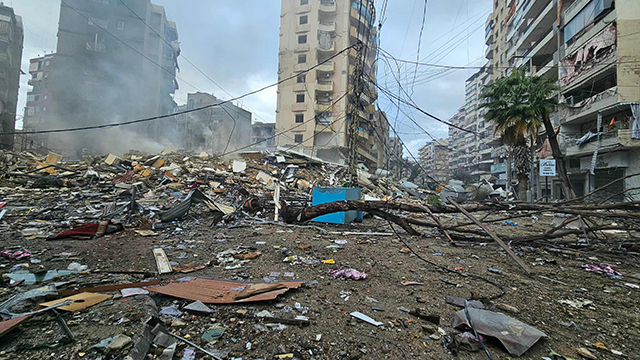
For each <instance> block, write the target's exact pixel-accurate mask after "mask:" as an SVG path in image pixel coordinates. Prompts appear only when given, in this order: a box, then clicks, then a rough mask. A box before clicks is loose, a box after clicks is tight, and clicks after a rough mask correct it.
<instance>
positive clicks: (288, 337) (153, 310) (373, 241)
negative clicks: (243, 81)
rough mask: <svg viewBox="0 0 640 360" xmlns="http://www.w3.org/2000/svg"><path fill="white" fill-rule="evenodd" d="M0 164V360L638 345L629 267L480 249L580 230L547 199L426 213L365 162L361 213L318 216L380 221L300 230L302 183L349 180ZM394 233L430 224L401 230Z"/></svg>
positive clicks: (160, 158) (282, 157) (578, 256)
mask: <svg viewBox="0 0 640 360" xmlns="http://www.w3.org/2000/svg"><path fill="white" fill-rule="evenodd" d="M0 166H1V169H2V174H0V196H1V197H2V199H1V202H0V228H1V229H2V230H3V231H2V232H1V233H0V273H2V277H1V278H0V360H4V359H10V358H11V359H32V358H38V357H41V358H64V359H83V360H84V359H92V360H97V359H117V358H120V359H133V360H142V359H163V360H166V359H200V358H202V359H271V358H276V359H341V360H342V359H359V358H372V359H382V358H384V359H387V358H400V359H409V358H448V357H451V356H452V355H456V354H462V353H463V352H464V353H465V355H464V356H465V358H469V359H481V358H484V357H485V353H484V351H489V352H491V353H493V354H494V355H493V356H495V357H498V355H496V354H498V353H502V354H504V355H500V357H505V356H522V358H531V359H534V358H535V359H539V358H541V357H543V358H544V357H547V356H549V357H550V358H558V359H560V358H563V357H562V356H563V355H559V354H564V355H565V356H571V357H574V358H579V356H583V357H584V356H587V354H589V355H591V356H596V357H597V358H603V359H618V358H623V357H628V358H633V354H635V353H637V352H638V351H640V349H639V348H638V347H637V344H635V342H633V341H631V339H635V338H637V336H640V334H639V333H638V331H637V329H636V328H635V327H633V326H629V325H625V324H632V323H634V322H637V321H640V319H638V318H637V314H635V313H631V314H630V313H629V311H628V309H633V308H635V307H637V306H638V305H639V303H638V297H637V294H638V291H640V290H639V289H640V286H638V282H639V280H638V279H639V278H640V268H639V267H638V265H637V261H634V259H633V258H632V257H631V258H629V259H626V258H621V257H615V256H614V254H612V253H598V255H597V256H595V254H593V253H589V252H588V251H584V252H582V249H589V247H588V244H587V243H582V245H581V246H582V247H581V248H577V247H574V248H571V250H567V249H566V248H563V246H566V245H567V244H573V243H574V242H576V243H578V244H581V242H582V240H580V239H577V240H576V239H575V238H576V237H578V236H577V235H576V232H577V231H580V232H581V231H582V229H581V228H580V227H577V228H576V229H575V230H576V231H574V232H571V233H570V236H572V238H571V241H569V242H567V241H566V238H567V237H566V236H565V237H564V239H563V238H560V237H558V239H563V240H562V242H557V243H554V245H553V247H551V248H549V247H547V248H534V247H532V246H527V245H529V244H530V243H528V242H522V245H524V246H520V247H518V248H514V251H513V252H510V251H511V248H510V247H509V246H508V245H506V244H504V243H502V244H501V246H498V245H497V244H495V243H491V238H492V237H494V236H495V237H496V238H498V237H499V238H503V239H505V242H508V244H514V243H517V241H518V239H520V241H522V240H521V239H526V238H527V236H530V235H529V234H552V232H551V231H550V230H549V229H550V227H551V226H553V229H555V230H554V231H558V230H559V229H561V227H560V226H558V225H552V224H554V222H559V224H560V225H566V224H571V223H574V222H575V220H572V219H573V218H572V217H559V218H558V219H559V220H556V216H555V215H554V211H553V210H554V209H553V208H551V207H548V206H547V205H544V206H543V205H537V206H538V207H533V205H526V206H530V207H532V208H531V209H533V210H531V209H529V210H527V209H526V208H524V207H523V206H524V205H522V204H519V205H504V204H500V203H494V202H491V203H486V204H457V203H456V202H452V204H455V206H457V207H458V208H457V209H456V207H454V206H452V205H447V206H445V205H441V204H439V202H438V205H429V204H430V203H431V202H432V200H433V199H432V198H433V197H434V195H435V193H433V192H430V191H428V190H424V189H420V188H416V187H414V186H412V184H410V183H407V182H406V181H396V180H393V179H388V178H377V177H376V176H373V175H371V174H369V173H368V172H366V171H365V170H364V169H361V170H360V171H359V174H358V175H359V185H360V187H361V188H362V197H364V198H365V199H367V200H370V201H361V200H349V201H339V202H334V203H327V204H328V205H331V206H338V205H339V206H338V207H342V210H341V211H345V210H354V209H355V210H358V209H359V210H363V211H364V212H365V213H367V214H370V215H373V216H365V217H364V219H363V220H362V223H359V224H358V223H346V224H343V225H335V224H326V223H319V222H315V223H314V224H315V225H311V224H301V223H300V222H304V221H306V220H308V219H306V218H305V216H306V217H308V218H315V216H313V215H312V214H310V213H313V209H318V207H319V206H320V207H322V204H321V205H315V206H310V205H311V201H312V194H313V190H314V187H337V188H341V187H343V186H344V185H345V184H346V182H347V181H346V179H347V171H346V168H345V167H344V166H341V165H337V164H331V163H327V162H323V161H321V160H319V159H316V158H313V157H308V156H305V155H303V154H299V153H296V152H293V151H279V152H276V153H259V152H249V153H243V154H239V155H238V156H236V157H234V158H220V157H218V156H211V155H209V154H206V153H201V154H185V153H178V152H170V151H164V152H162V153H160V154H144V153H141V152H135V151H131V152H129V153H127V154H125V155H123V156H121V157H118V156H115V155H107V156H86V157H84V158H82V159H80V160H78V161H70V160H66V159H63V158H62V157H60V156H57V155H56V154H47V155H42V156H41V155H36V154H30V153H14V152H2V153H0ZM278 197H279V199H280V200H284V201H285V202H286V204H288V205H289V206H291V207H292V208H298V209H300V208H304V209H306V211H305V210H301V211H300V212H298V214H299V215H298V217H297V219H298V220H300V222H298V223H296V222H292V223H282V222H279V221H277V220H274V217H275V213H276V209H277V208H278V207H277V206H276V204H279V202H278V201H277V200H276V199H277V198H278ZM379 200H388V201H379ZM348 206H354V208H353V209H352V208H345V207H348ZM358 207H362V208H361V209H360V208H358ZM473 207H476V208H475V210H474V209H473ZM576 209H577V210H576ZM589 209H590V208H578V207H572V208H569V207H566V208H565V211H569V210H575V211H581V212H582V213H584V212H585V211H587V210H589ZM280 210H281V211H282V212H281V216H282V218H283V219H284V217H285V212H286V210H288V209H286V208H283V207H281V208H280ZM391 210H393V211H395V213H391ZM463 210H464V211H463ZM467 210H468V211H482V212H484V216H482V217H480V216H478V218H476V217H473V216H472V215H471V214H468V213H466V211H467ZM324 211H325V212H324V213H323V214H325V213H326V212H327V211H328V210H327V209H326V207H325V209H324ZM431 211H433V212H435V213H436V214H437V215H436V214H434V213H429V212H431ZM527 211H536V214H537V215H535V216H531V215H529V214H528V213H527ZM510 212H511V213H510ZM461 213H462V214H466V216H468V217H469V219H470V220H473V221H471V222H466V218H463V217H462V216H461V215H458V214H461ZM477 213H478V212H476V214H477ZM385 214H386V215H385ZM523 214H525V215H527V216H523ZM607 214H609V213H607ZM387 216H388V217H387ZM505 216H506V217H505ZM388 220H390V221H391V222H388ZM506 220H510V221H506ZM616 221H621V220H619V219H618V218H616ZM393 222H396V223H401V224H405V225H406V226H405V227H403V226H401V227H403V229H405V230H407V229H409V230H411V229H412V228H411V226H414V227H418V226H420V228H421V229H428V230H427V231H425V230H421V232H419V235H415V236H411V237H405V235H406V234H405V233H402V235H398V229H397V228H396V227H393V226H394V225H393V224H392V223H393ZM478 224H479V225H478ZM487 224H492V228H491V229H493V230H490V229H488V228H487ZM478 226H480V227H478ZM602 226H605V225H602ZM606 226H608V227H601V229H602V230H600V231H599V233H600V234H603V233H604V232H605V231H620V230H618V229H617V227H616V228H612V227H611V226H610V225H606ZM390 227H393V228H390ZM485 228H486V232H487V234H489V235H490V236H491V237H489V236H488V235H487V234H485V233H484V232H482V230H483V229H485ZM400 231H401V230H400ZM407 232H409V231H407ZM409 234H411V232H409ZM445 235H446V236H445ZM578 235H580V234H579V233H578ZM478 239H479V240H478ZM625 239H627V237H625ZM463 240H464V241H463ZM480 241H481V242H480ZM545 241H547V242H548V240H545ZM592 243H593V241H592ZM631 256H633V255H631ZM510 257H513V259H515V260H517V261H512V259H511V258H510ZM524 263H526V264H524ZM523 264H524V265H526V266H524V267H523V266H522V265H523ZM528 266H531V267H532V268H533V269H535V272H534V271H531V273H530V274H529V273H524V272H523V271H522V270H523V269H526V268H527V267H528ZM623 319H624V320H623ZM486 349H488V350H486ZM550 349H553V350H552V351H551V354H550V353H549V351H550Z"/></svg>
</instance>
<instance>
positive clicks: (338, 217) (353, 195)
mask: <svg viewBox="0 0 640 360" xmlns="http://www.w3.org/2000/svg"><path fill="white" fill-rule="evenodd" d="M361 193H362V190H361V189H360V188H345V187H319V186H316V187H314V188H313V199H312V201H311V203H312V205H320V204H325V203H329V202H334V201H341V200H360V196H361ZM312 221H317V222H324V223H332V224H348V223H350V222H353V221H362V211H356V210H351V211H347V212H344V211H343V212H338V213H333V214H327V215H322V216H318V217H317V218H315V219H313V220H312Z"/></svg>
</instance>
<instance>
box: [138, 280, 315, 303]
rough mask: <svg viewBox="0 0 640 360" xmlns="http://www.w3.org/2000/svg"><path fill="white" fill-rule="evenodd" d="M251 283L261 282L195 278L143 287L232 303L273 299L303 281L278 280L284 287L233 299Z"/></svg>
mask: <svg viewBox="0 0 640 360" xmlns="http://www.w3.org/2000/svg"><path fill="white" fill-rule="evenodd" d="M253 284H261V283H259V282H255V283H243V282H236V281H230V280H215V279H201V278H196V279H194V280H191V281H187V282H183V283H171V284H168V285H164V286H158V287H155V286H151V287H147V288H145V289H147V290H149V291H153V292H156V293H160V294H164V295H169V296H173V297H177V298H181V299H188V300H193V301H197V300H200V301H202V302H203V303H205V304H232V303H243V302H254V301H267V300H273V299H275V298H276V297H277V296H278V295H281V294H284V293H285V292H287V291H289V290H290V289H297V288H298V287H300V286H301V285H302V284H304V281H287V282H279V283H277V284H281V285H284V286H285V287H284V288H281V289H275V290H271V291H267V292H264V293H261V294H257V295H253V296H250V297H247V298H244V299H240V300H236V299H235V297H236V295H237V294H239V293H240V292H242V291H243V290H244V289H245V288H246V287H248V286H251V285H253Z"/></svg>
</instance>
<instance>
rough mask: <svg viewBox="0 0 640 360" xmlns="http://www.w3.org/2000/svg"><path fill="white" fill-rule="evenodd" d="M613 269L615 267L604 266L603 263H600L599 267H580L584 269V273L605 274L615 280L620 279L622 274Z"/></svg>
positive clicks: (586, 265) (588, 265) (587, 265)
mask: <svg viewBox="0 0 640 360" xmlns="http://www.w3.org/2000/svg"><path fill="white" fill-rule="evenodd" d="M614 267H616V265H612V264H605V263H602V264H600V265H590V264H585V265H582V268H583V269H585V270H586V271H593V272H597V273H599V274H605V275H608V276H611V277H615V278H622V273H620V272H617V271H615V270H613V268H614Z"/></svg>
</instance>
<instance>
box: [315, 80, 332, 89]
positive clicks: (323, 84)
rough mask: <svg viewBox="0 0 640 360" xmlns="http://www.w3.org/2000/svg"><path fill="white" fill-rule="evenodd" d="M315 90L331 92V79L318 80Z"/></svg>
mask: <svg viewBox="0 0 640 360" xmlns="http://www.w3.org/2000/svg"><path fill="white" fill-rule="evenodd" d="M316 91H322V92H333V81H318V82H317V83H316Z"/></svg>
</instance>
